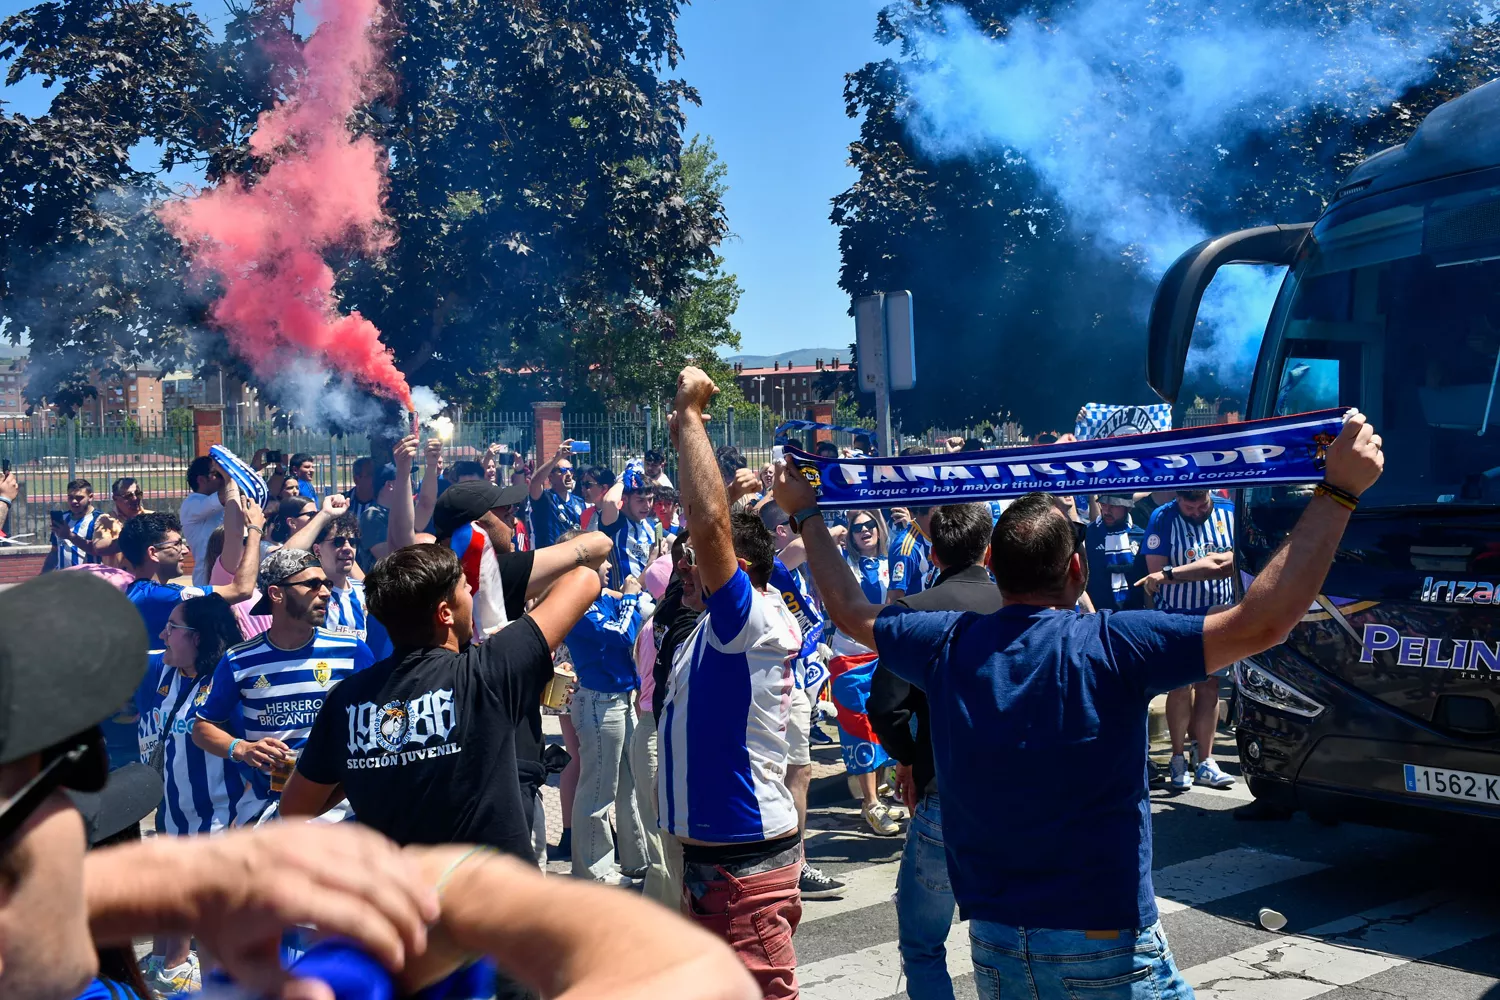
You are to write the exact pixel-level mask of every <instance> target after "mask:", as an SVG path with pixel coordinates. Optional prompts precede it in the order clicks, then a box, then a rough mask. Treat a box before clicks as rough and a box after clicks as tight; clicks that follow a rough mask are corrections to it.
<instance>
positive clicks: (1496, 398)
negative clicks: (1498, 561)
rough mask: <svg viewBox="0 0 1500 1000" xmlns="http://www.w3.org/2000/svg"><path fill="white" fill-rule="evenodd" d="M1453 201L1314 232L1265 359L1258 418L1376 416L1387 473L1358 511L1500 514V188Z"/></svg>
mask: <svg viewBox="0 0 1500 1000" xmlns="http://www.w3.org/2000/svg"><path fill="white" fill-rule="evenodd" d="M1490 184H1492V185H1493V184H1494V179H1493V178H1490ZM1424 187H1428V186H1427V185H1424ZM1451 188H1452V186H1451V185H1450V186H1449V191H1448V192H1445V193H1436V194H1434V196H1433V197H1430V198H1428V199H1426V200H1413V198H1412V196H1411V195H1407V196H1406V197H1405V198H1403V199H1399V200H1397V201H1396V203H1394V204H1393V203H1392V202H1393V199H1392V198H1391V197H1390V196H1387V197H1385V198H1382V199H1379V200H1378V201H1377V200H1376V199H1370V200H1371V201H1372V202H1376V203H1375V204H1372V205H1370V206H1367V207H1364V208H1363V210H1362V209H1361V206H1360V205H1359V204H1358V203H1356V204H1354V205H1351V206H1349V207H1348V209H1345V210H1343V211H1340V212H1337V213H1330V214H1329V215H1328V216H1327V217H1325V218H1324V219H1323V220H1322V221H1321V222H1319V223H1318V225H1317V227H1316V228H1315V229H1314V230H1313V235H1312V239H1313V244H1314V245H1313V247H1312V250H1311V253H1310V254H1309V255H1308V256H1306V257H1305V258H1304V259H1303V261H1302V262H1301V263H1300V264H1299V265H1298V267H1297V270H1296V271H1295V273H1293V274H1292V276H1291V277H1290V278H1289V280H1288V282H1287V284H1286V286H1285V288H1284V289H1283V292H1282V296H1281V301H1279V302H1278V304H1277V309H1276V311H1275V313H1274V314H1273V320H1272V324H1271V331H1270V335H1269V336H1268V338H1267V340H1266V343H1265V345H1264V347H1263V349H1262V356H1261V365H1262V368H1261V371H1260V373H1259V375H1258V377H1257V379H1256V389H1255V395H1254V398H1252V400H1251V412H1252V414H1253V415H1256V416H1274V415H1282V414H1289V413H1301V412H1306V411H1308V410H1315V409H1321V408H1325V407H1330V406H1357V407H1359V408H1360V409H1361V410H1363V411H1365V412H1366V413H1368V414H1369V415H1370V419H1371V421H1372V422H1373V423H1374V424H1375V426H1376V428H1377V430H1378V431H1379V432H1380V434H1381V436H1382V437H1383V438H1384V441H1385V455H1386V468H1385V474H1384V476H1382V478H1381V479H1380V482H1379V483H1377V484H1376V486H1375V487H1374V488H1373V489H1372V490H1371V491H1370V494H1369V495H1368V497H1367V498H1366V504H1365V505H1366V506H1380V507H1387V506H1406V505H1413V504H1418V505H1426V504H1450V503H1451V504H1486V505H1492V504H1497V503H1500V394H1497V381H1500V187H1496V186H1490V187H1484V188H1481V189H1478V190H1475V189H1473V188H1472V187H1471V188H1470V189H1469V190H1467V191H1459V192H1456V193H1455V192H1453V191H1452V189H1451ZM1417 190H1418V191H1420V190H1421V189H1417ZM1254 492H1255V493H1256V494H1261V493H1265V494H1267V495H1265V496H1257V497H1252V499H1260V500H1262V501H1266V500H1269V501H1271V502H1288V501H1296V500H1301V499H1304V498H1305V496H1306V495H1307V491H1306V490H1278V491H1261V490H1257V491H1254Z"/></svg>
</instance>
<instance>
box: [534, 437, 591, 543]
mask: <svg viewBox="0 0 1500 1000" xmlns="http://www.w3.org/2000/svg"><path fill="white" fill-rule="evenodd" d="M573 485H574V481H573V442H572V441H564V442H563V443H562V444H560V445H558V447H557V453H556V454H554V455H553V456H552V457H551V458H549V459H547V461H545V462H543V463H542V464H541V465H539V466H537V469H536V471H535V472H534V473H532V474H531V485H530V486H529V487H528V489H529V490H530V493H531V528H532V546H533V547H534V548H538V549H544V548H546V547H547V546H549V545H556V544H557V539H558V537H559V536H561V535H562V534H563V533H564V532H567V531H576V530H578V529H579V528H581V527H583V512H584V510H585V509H587V507H588V504H587V503H586V502H584V499H583V497H581V496H579V495H578V494H576V493H574V492H573Z"/></svg>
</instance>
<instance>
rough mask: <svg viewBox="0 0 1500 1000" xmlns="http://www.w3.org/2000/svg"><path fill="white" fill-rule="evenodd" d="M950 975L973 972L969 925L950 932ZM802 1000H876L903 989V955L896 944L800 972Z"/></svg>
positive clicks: (827, 960) (802, 968)
mask: <svg viewBox="0 0 1500 1000" xmlns="http://www.w3.org/2000/svg"><path fill="white" fill-rule="evenodd" d="M947 948H948V975H950V976H953V977H954V978H957V977H958V976H966V975H969V974H970V973H972V972H973V971H974V963H973V961H972V959H971V956H970V952H969V925H968V924H967V923H962V924H954V925H953V927H952V929H950V930H949V931H948V941H947ZM797 985H798V987H799V988H800V990H801V996H802V1000H866V998H868V1000H874V998H876V997H888V996H891V995H892V994H894V993H899V992H900V991H901V988H902V978H901V951H900V949H899V948H898V947H897V945H896V942H894V941H886V942H884V943H883V944H877V945H872V946H871V947H869V948H861V949H860V950H859V951H854V952H850V953H848V954H846V955H836V956H834V957H833V958H825V959H823V961H821V962H813V963H811V964H810V965H804V966H799V967H798V968H797Z"/></svg>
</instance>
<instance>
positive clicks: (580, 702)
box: [572, 687, 650, 878]
mask: <svg viewBox="0 0 1500 1000" xmlns="http://www.w3.org/2000/svg"><path fill="white" fill-rule="evenodd" d="M634 696H635V694H634V692H632V691H619V692H606V691H592V690H590V689H588V688H585V687H581V688H578V689H577V690H575V691H574V692H573V708H572V712H573V728H574V729H576V730H577V731H578V791H577V793H576V794H575V796H574V798H573V874H574V875H579V876H582V877H583V878H605V877H607V876H609V875H612V874H615V873H617V872H618V871H619V870H620V869H621V868H625V869H641V868H645V867H647V866H648V865H649V864H650V859H649V858H648V857H647V855H646V842H645V838H644V837H643V836H642V830H641V814H640V812H639V810H638V809H637V808H636V804H635V780H634V776H633V775H632V774H631V772H630V753H629V748H630V741H631V739H632V738H634V736H635V706H634ZM611 806H613V807H614V810H615V827H616V834H617V837H616V838H613V839H612V838H611V837H610V830H609V810H610V807H611ZM616 839H617V840H618V842H619V859H618V862H617V861H616V858H615V840H616Z"/></svg>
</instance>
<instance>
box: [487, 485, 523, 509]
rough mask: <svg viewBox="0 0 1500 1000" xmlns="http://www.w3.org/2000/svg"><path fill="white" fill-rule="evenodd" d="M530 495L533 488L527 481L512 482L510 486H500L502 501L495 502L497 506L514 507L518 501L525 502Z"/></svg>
mask: <svg viewBox="0 0 1500 1000" xmlns="http://www.w3.org/2000/svg"><path fill="white" fill-rule="evenodd" d="M529 496H531V490H530V489H528V488H527V486H526V484H525V483H511V484H510V485H509V486H502V487H501V488H500V502H499V503H497V504H495V507H514V506H515V505H516V504H518V503H525V502H526V498H527V497H529ZM490 509H491V510H493V509H494V508H493V507H492V508H490Z"/></svg>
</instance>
